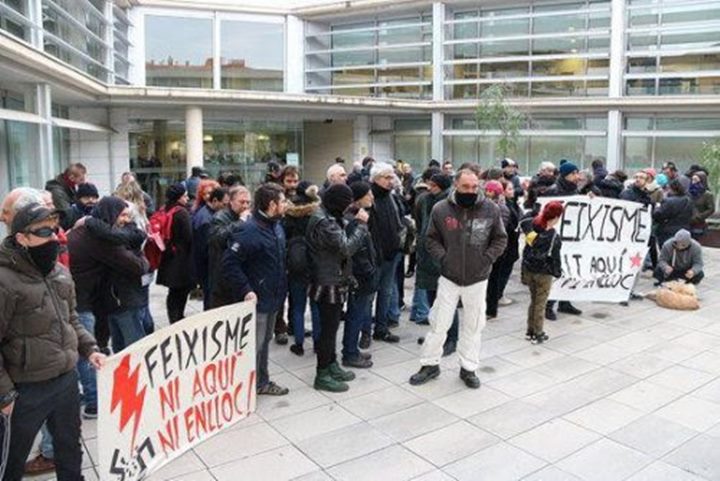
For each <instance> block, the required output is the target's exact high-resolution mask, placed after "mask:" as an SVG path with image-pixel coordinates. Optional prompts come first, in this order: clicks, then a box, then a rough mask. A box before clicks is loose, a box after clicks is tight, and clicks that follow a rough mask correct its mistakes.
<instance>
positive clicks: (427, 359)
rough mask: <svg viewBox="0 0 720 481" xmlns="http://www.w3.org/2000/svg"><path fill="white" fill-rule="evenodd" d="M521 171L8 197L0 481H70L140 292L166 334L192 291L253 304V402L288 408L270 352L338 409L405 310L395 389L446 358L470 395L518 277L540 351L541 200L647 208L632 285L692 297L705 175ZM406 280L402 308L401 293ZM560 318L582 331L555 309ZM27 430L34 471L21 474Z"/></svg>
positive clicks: (76, 177) (569, 168) (133, 186)
mask: <svg viewBox="0 0 720 481" xmlns="http://www.w3.org/2000/svg"><path fill="white" fill-rule="evenodd" d="M518 170H519V169H518V165H517V163H516V162H514V161H513V160H511V159H503V160H502V161H501V162H500V163H499V164H498V165H497V166H493V167H490V168H487V169H483V168H481V167H480V166H479V165H477V164H464V165H462V166H458V169H457V171H456V170H455V168H454V166H453V164H452V163H450V162H444V163H442V164H441V163H440V162H437V161H435V160H432V161H430V162H429V164H428V166H427V168H426V169H425V170H424V171H423V172H421V173H420V175H417V176H416V175H415V174H414V173H413V170H412V168H411V166H410V165H409V164H407V163H404V162H402V161H397V162H396V163H395V164H394V165H393V164H390V163H386V162H379V161H375V160H374V159H373V158H371V157H366V158H365V159H363V160H362V162H358V163H356V164H354V165H353V166H352V168H351V170H350V171H349V172H348V171H347V170H346V168H345V165H344V160H343V159H341V158H338V159H336V162H335V163H334V164H332V165H331V166H330V167H329V168H328V169H327V173H326V179H325V181H324V182H323V183H322V184H321V185H314V184H312V183H311V182H308V181H306V180H303V179H302V178H301V173H300V171H299V170H298V169H297V168H296V167H293V166H281V165H280V164H278V163H275V162H270V163H268V172H267V176H266V178H265V182H264V183H263V184H261V185H260V186H259V187H257V188H256V189H255V190H254V192H250V190H248V189H247V188H246V187H245V186H243V185H242V183H241V180H240V178H239V177H236V176H234V175H232V174H223V175H221V176H220V177H219V178H218V179H217V180H213V179H210V178H209V177H208V175H207V173H206V172H205V171H204V170H203V169H202V168H199V167H196V168H193V169H192V175H191V176H190V177H189V178H188V179H187V180H185V181H183V182H178V183H175V184H172V185H170V186H169V187H168V188H167V189H166V190H165V192H164V203H163V204H162V205H161V206H159V207H157V208H156V206H155V205H154V202H153V199H152V198H151V197H150V196H149V195H147V194H146V193H145V192H144V191H143V189H142V186H141V185H140V184H139V183H138V181H137V179H136V177H135V176H134V174H133V173H131V172H127V173H125V174H123V175H122V177H121V179H120V182H119V184H118V186H117V187H116V189H115V191H114V192H113V194H112V195H109V196H102V197H101V196H100V194H99V192H98V189H97V188H96V187H95V186H94V185H93V184H92V183H90V182H89V181H88V179H87V171H86V168H85V167H84V166H83V165H82V164H73V165H71V166H69V167H68V168H67V169H66V170H65V172H63V173H62V174H60V175H59V176H58V177H57V178H55V179H52V180H50V181H48V182H47V184H46V186H45V189H46V190H45V191H40V190H35V189H31V188H18V189H15V190H13V191H12V192H10V193H9V194H8V195H7V196H6V198H5V199H4V200H3V204H2V222H4V223H5V225H6V228H7V232H8V236H7V237H6V238H5V239H4V241H3V243H2V245H1V246H0V312H2V318H1V319H0V346H1V347H2V356H1V359H0V407H1V408H2V413H3V414H4V415H6V416H9V419H10V421H9V431H8V432H10V431H12V437H11V442H10V448H9V456H8V462H7V465H6V471H5V475H4V477H3V479H8V480H19V479H21V477H22V475H23V472H27V473H28V474H35V473H40V472H45V471H49V470H53V469H54V470H56V472H57V475H58V479H60V480H69V479H80V474H79V473H80V466H81V450H80V445H79V436H80V412H81V413H82V416H83V417H85V418H94V417H96V416H97V388H96V385H95V372H94V369H99V368H101V367H102V364H103V360H104V356H105V355H107V354H110V353H113V352H118V351H121V350H122V349H124V348H125V347H127V346H129V345H131V344H132V343H134V342H136V341H138V340H139V339H141V338H142V337H144V336H146V335H148V334H150V333H152V332H153V331H154V330H155V323H154V320H153V316H152V313H151V310H150V306H149V300H150V298H149V287H150V285H151V283H152V282H153V281H155V282H156V283H157V284H159V285H162V286H165V287H167V297H166V310H167V318H168V320H169V322H170V323H176V322H181V321H182V319H183V318H184V317H185V309H186V304H187V300H188V298H189V296H190V295H191V292H192V291H193V290H195V289H198V288H199V289H201V291H202V304H203V308H204V309H212V308H215V307H220V306H223V305H228V304H232V303H235V302H240V301H244V300H255V301H256V305H257V312H256V326H255V330H256V336H257V343H256V356H257V359H256V364H257V365H256V369H257V376H258V377H257V386H256V387H257V393H258V394H260V395H276V396H277V395H286V394H288V392H289V390H288V389H287V388H286V387H283V386H280V385H278V384H276V383H275V382H273V381H272V380H270V374H269V370H268V357H269V344H270V343H271V341H272V339H273V338H274V339H275V342H276V343H277V344H280V345H286V344H288V343H290V346H289V349H290V351H291V352H292V353H293V354H295V355H297V356H304V355H305V353H306V348H308V346H307V345H306V344H307V341H309V344H310V347H311V348H312V350H313V352H314V353H315V354H316V356H317V371H316V376H315V380H314V387H315V388H316V389H318V390H324V391H329V392H343V391H346V390H348V389H349V386H350V385H349V384H348V383H349V382H351V381H352V380H353V379H354V378H355V373H354V372H353V371H352V370H349V369H346V368H353V369H363V368H370V367H372V366H373V359H372V355H371V353H370V351H369V348H370V346H371V344H372V343H373V342H384V343H397V342H399V340H400V338H399V337H398V335H397V334H395V333H394V332H393V330H394V328H395V327H397V326H398V324H399V322H400V313H401V310H402V309H405V308H407V309H409V311H410V315H409V319H410V322H413V323H416V324H418V325H427V326H428V328H427V334H426V336H424V337H422V338H420V339H418V342H420V343H421V344H423V346H422V354H421V359H420V364H421V369H420V370H419V371H418V372H417V373H416V374H414V375H413V376H412V377H411V378H410V384H412V385H418V384H423V383H425V382H427V381H429V380H431V379H433V378H436V377H437V376H438V375H439V374H440V359H441V357H443V356H447V355H450V354H452V353H453V352H457V353H458V358H459V363H460V378H461V379H462V381H463V382H464V383H465V384H466V385H467V386H468V387H470V388H478V387H480V380H479V378H478V377H477V374H476V370H477V369H478V367H479V353H480V339H481V333H482V329H483V327H484V326H485V323H486V321H487V320H489V319H490V320H492V319H495V318H496V317H498V311H499V309H500V308H502V307H503V306H507V305H510V304H512V303H513V302H514V301H513V300H512V299H510V298H509V297H508V296H507V295H506V294H505V290H506V287H507V285H508V282H509V280H510V278H511V275H512V273H513V270H514V267H515V264H516V263H517V261H518V260H520V259H522V260H521V262H520V264H521V268H520V271H521V276H520V279H521V282H522V284H524V285H526V286H527V287H528V289H529V291H530V303H529V306H528V314H527V332H526V339H527V340H529V341H531V342H532V343H543V342H546V341H548V339H549V337H548V335H547V334H546V333H545V330H544V322H545V320H546V319H547V320H550V321H554V320H556V319H557V313H556V310H555V303H554V302H553V301H548V298H549V294H550V289H551V286H552V283H553V279H555V278H557V277H560V276H561V275H562V269H561V262H560V256H561V249H562V242H561V239H560V237H561V236H560V235H559V234H558V232H557V231H556V228H555V226H556V225H557V224H558V221H559V220H560V218H561V217H562V214H563V205H562V203H561V202H559V201H552V200H551V201H548V202H546V203H544V206H543V207H542V208H540V203H539V202H538V199H539V198H540V197H561V196H569V195H589V196H604V197H612V198H617V199H623V200H627V201H632V202H638V203H641V204H643V205H647V206H651V207H652V211H653V214H652V215H653V224H654V225H653V236H652V238H651V239H650V246H649V254H648V257H647V259H646V262H645V269H646V270H648V271H650V272H652V273H653V275H654V276H655V278H656V280H657V282H658V283H660V282H664V281H667V280H671V279H684V280H686V281H688V282H692V283H698V282H700V281H701V280H702V278H703V264H702V251H701V249H700V247H699V244H698V242H697V239H699V238H700V237H702V235H703V234H704V233H705V231H706V229H707V220H708V218H709V217H710V216H711V215H712V214H713V213H714V208H715V199H714V198H713V195H712V193H711V192H710V191H709V189H708V179H707V172H706V171H705V170H704V169H702V168H701V167H699V166H692V167H691V169H690V170H689V171H688V172H686V173H685V174H680V173H679V172H678V170H677V168H676V166H675V165H674V164H673V163H672V162H668V163H666V164H665V165H664V166H663V168H662V172H661V173H658V172H656V171H655V170H654V169H652V168H647V169H642V170H639V171H637V172H634V173H633V174H632V177H631V178H629V176H628V175H627V173H625V172H624V171H620V170H617V171H614V172H607V170H606V169H605V168H604V166H603V163H602V162H601V161H595V162H593V163H592V166H591V169H590V170H588V171H583V170H580V169H579V168H578V167H577V166H576V165H575V163H573V162H571V161H566V160H563V161H560V162H559V164H558V165H557V166H556V165H554V164H552V163H550V162H543V163H542V164H541V165H540V168H539V169H538V171H537V173H536V174H535V175H534V176H532V177H530V178H524V179H523V178H522V177H521V176H520V173H519V171H518ZM521 234H522V236H521ZM413 277H414V290H413V296H412V299H411V300H410V301H409V302H408V304H406V302H405V301H406V299H405V298H404V283H405V279H407V278H413ZM48 299H49V300H48ZM306 312H309V313H310V316H309V317H310V319H311V323H310V325H311V329H310V330H306V327H305V326H306V323H305V318H306ZM460 312H461V313H462V315H459V313H460ZM557 312H560V313H565V314H570V315H579V314H581V311H580V310H579V309H578V308H577V307H575V306H574V305H572V304H571V303H570V302H567V301H562V300H561V301H559V302H558V303H557ZM341 321H344V327H343V329H342V331H343V333H342V339H341V344H342V347H341V350H340V353H339V355H338V347H337V337H338V330H339V326H340V325H341V324H340V323H341ZM79 386H81V388H82V411H80V410H79V407H80V405H81V400H80V399H81V398H80V394H79V392H80V391H79V389H80V388H79ZM11 413H12V415H11V416H10V414H11ZM38 431H42V442H41V446H40V454H39V455H38V456H37V457H36V458H34V459H32V460H30V461H29V462H27V463H26V459H27V456H28V455H29V452H30V450H31V447H32V444H33V440H34V438H35V436H36V434H37V433H38Z"/></svg>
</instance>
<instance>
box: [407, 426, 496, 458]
mask: <svg viewBox="0 0 720 481" xmlns="http://www.w3.org/2000/svg"><path fill="white" fill-rule="evenodd" d="M497 442H500V438H498V437H497V436H494V435H492V434H490V433H488V432H487V431H483V430H482V429H480V428H478V427H476V426H473V425H472V424H470V423H468V422H467V421H460V422H457V423H454V424H451V425H449V426H446V427H444V428H440V429H437V430H435V431H432V432H429V433H427V434H424V435H422V436H418V437H416V438H413V439H411V440H410V441H406V442H405V443H403V445H404V446H405V447H406V448H407V449H409V450H410V451H412V452H414V453H415V454H417V455H418V456H420V457H421V458H423V459H425V460H427V461H429V462H431V463H432V464H434V465H435V466H444V465H446V464H448V463H452V462H454V461H457V460H458V459H461V458H464V457H466V456H469V455H471V454H473V453H475V452H477V451H480V450H482V449H485V448H487V447H488V446H491V445H493V444H495V443H497Z"/></svg>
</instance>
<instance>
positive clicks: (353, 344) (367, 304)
mask: <svg viewBox="0 0 720 481" xmlns="http://www.w3.org/2000/svg"><path fill="white" fill-rule="evenodd" d="M373 296H375V293H374V292H371V293H368V294H357V293H351V294H350V298H349V299H348V305H347V317H346V319H345V329H344V330H343V351H342V354H343V359H353V358H355V357H357V356H358V355H360V350H359V349H358V336H359V335H360V331H361V330H362V331H365V332H369V331H370V325H371V324H372V301H373Z"/></svg>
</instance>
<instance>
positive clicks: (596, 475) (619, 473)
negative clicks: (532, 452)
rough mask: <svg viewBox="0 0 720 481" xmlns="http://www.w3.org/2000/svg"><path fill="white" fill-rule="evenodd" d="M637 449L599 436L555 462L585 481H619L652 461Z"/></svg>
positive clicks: (559, 466)
mask: <svg viewBox="0 0 720 481" xmlns="http://www.w3.org/2000/svg"><path fill="white" fill-rule="evenodd" d="M652 461H653V460H652V458H650V457H648V456H645V455H644V454H642V453H640V452H639V451H635V450H634V449H630V448H628V447H625V446H622V445H621V444H618V443H616V442H614V441H610V440H609V439H601V440H599V441H597V442H595V443H593V444H591V445H589V446H586V447H584V448H583V449H581V450H580V451H578V452H576V453H575V454H572V455H570V456H568V457H567V458H565V459H563V460H562V461H560V462H559V463H557V467H558V468H560V469H562V470H563V471H567V472H568V473H570V474H573V475H575V476H577V477H579V478H581V479H583V480H585V481H621V480H625V479H626V478H628V477H630V476H631V475H633V474H635V473H636V472H638V471H640V470H641V469H643V468H644V467H645V466H647V465H648V464H650V463H651V462H652Z"/></svg>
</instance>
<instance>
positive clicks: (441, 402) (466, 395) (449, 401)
mask: <svg viewBox="0 0 720 481" xmlns="http://www.w3.org/2000/svg"><path fill="white" fill-rule="evenodd" d="M510 400H512V398H511V397H510V396H508V395H507V394H503V393H501V392H500V391H497V390H495V389H492V388H489V387H486V386H482V387H481V388H480V389H467V388H465V389H464V390H462V391H459V392H456V393H453V394H449V395H447V396H445V397H442V398H439V399H436V400H435V401H433V403H434V404H437V405H438V406H440V407H441V408H443V409H445V410H446V411H448V412H450V413H452V414H454V415H455V416H458V417H461V418H467V417H470V416H473V415H475V414H477V413H480V412H483V411H487V410H488V409H492V408H494V407H496V406H499V405H500V404H503V403H506V402H508V401H510Z"/></svg>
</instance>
